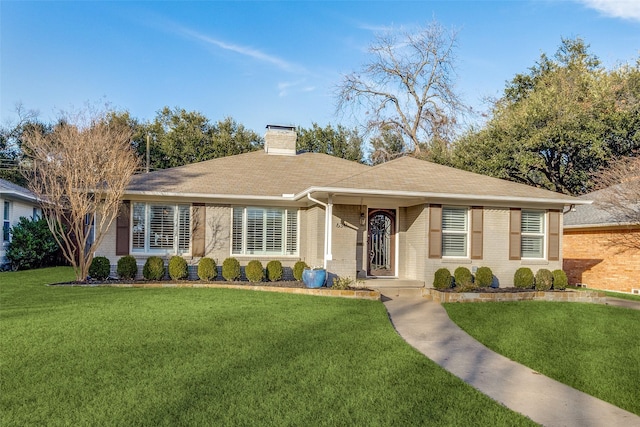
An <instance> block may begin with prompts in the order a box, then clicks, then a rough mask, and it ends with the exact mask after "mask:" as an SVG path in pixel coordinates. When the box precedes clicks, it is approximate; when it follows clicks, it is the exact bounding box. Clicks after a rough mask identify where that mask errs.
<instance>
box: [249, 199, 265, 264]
mask: <svg viewBox="0 0 640 427" xmlns="http://www.w3.org/2000/svg"><path fill="white" fill-rule="evenodd" d="M263 244H264V210H262V209H256V208H247V248H246V253H247V254H254V253H256V252H262V251H264V247H263Z"/></svg>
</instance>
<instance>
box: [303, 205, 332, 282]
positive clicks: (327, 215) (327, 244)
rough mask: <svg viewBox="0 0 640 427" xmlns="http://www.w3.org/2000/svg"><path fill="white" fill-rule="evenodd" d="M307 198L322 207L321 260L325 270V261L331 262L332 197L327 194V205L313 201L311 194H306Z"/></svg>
mask: <svg viewBox="0 0 640 427" xmlns="http://www.w3.org/2000/svg"><path fill="white" fill-rule="evenodd" d="M307 198H308V199H309V200H311V201H312V202H314V203H317V204H319V205H321V206H324V259H323V267H324V269H325V270H326V268H327V261H331V260H332V259H333V254H332V253H331V246H332V242H331V240H332V234H333V233H332V229H331V223H332V218H333V196H332V195H331V194H329V200H328V201H327V202H328V203H324V202H321V201H320V200H317V199H314V198H313V197H311V193H307Z"/></svg>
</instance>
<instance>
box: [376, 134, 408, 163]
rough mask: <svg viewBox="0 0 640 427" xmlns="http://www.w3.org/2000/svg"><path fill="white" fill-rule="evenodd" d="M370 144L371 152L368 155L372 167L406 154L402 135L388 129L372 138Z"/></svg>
mask: <svg viewBox="0 0 640 427" xmlns="http://www.w3.org/2000/svg"><path fill="white" fill-rule="evenodd" d="M370 143H371V148H372V151H371V154H369V163H371V164H372V165H377V164H380V163H384V162H388V161H389V160H393V159H394V158H396V157H400V156H404V155H405V154H406V148H405V144H404V141H403V139H402V135H400V134H398V132H397V131H395V130H394V129H392V128H389V127H385V128H383V129H382V130H381V131H380V133H379V134H378V135H375V136H374V137H372V138H371V140H370Z"/></svg>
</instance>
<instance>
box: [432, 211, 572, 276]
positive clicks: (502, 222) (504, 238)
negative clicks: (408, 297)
mask: <svg viewBox="0 0 640 427" xmlns="http://www.w3.org/2000/svg"><path fill="white" fill-rule="evenodd" d="M465 207H468V206H465ZM425 209H426V210H427V214H428V208H425ZM561 220H562V218H561ZM427 224H428V219H427ZM545 232H546V233H547V237H546V238H545V244H547V243H548V233H549V230H548V227H547V224H546V221H545ZM560 237H561V239H560V248H562V236H560ZM482 244H483V254H482V255H483V257H482V259H474V260H472V259H470V258H442V259H426V268H425V273H424V277H425V279H424V280H425V285H426V286H427V287H431V286H432V285H433V277H434V275H435V272H436V270H437V269H438V268H440V267H446V268H448V269H449V271H450V272H451V274H453V272H454V270H455V269H456V268H458V267H460V266H463V267H467V268H468V269H469V270H471V271H473V270H474V267H475V268H477V267H489V268H491V271H492V272H493V275H494V276H495V278H496V279H497V283H498V285H499V286H500V287H511V286H513V275H514V274H515V272H516V270H517V269H518V268H520V267H529V268H530V269H531V270H532V271H533V273H534V274H535V273H536V271H538V270H539V269H541V268H546V269H548V270H555V269H558V268H562V261H548V260H546V259H544V260H543V259H541V260H529V259H521V260H509V208H492V207H485V208H484V220H483V231H482ZM425 251H426V249H425ZM560 253H562V249H561V251H560ZM424 257H425V258H427V254H426V252H425V254H424Z"/></svg>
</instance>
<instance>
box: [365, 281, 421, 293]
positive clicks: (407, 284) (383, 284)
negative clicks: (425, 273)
mask: <svg viewBox="0 0 640 427" xmlns="http://www.w3.org/2000/svg"><path fill="white" fill-rule="evenodd" d="M364 284H365V286H366V287H367V288H369V289H374V290H376V291H378V292H380V293H381V294H382V295H384V296H387V297H398V296H403V297H420V296H422V290H423V289H424V282H421V281H420V280H408V279H367V280H365V281H364Z"/></svg>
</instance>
